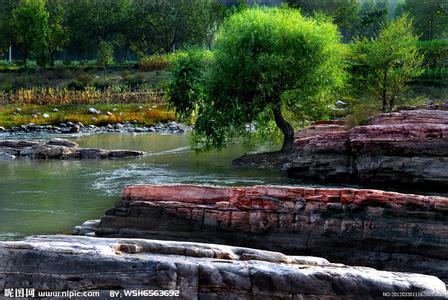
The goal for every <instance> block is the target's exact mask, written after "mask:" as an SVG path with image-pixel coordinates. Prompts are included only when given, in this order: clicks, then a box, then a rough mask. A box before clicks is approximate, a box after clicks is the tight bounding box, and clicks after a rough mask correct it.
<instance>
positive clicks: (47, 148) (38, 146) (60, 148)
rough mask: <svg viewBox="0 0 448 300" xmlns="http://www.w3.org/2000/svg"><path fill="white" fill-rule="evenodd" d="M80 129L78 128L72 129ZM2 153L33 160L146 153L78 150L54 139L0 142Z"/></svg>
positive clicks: (94, 149)
mask: <svg viewBox="0 0 448 300" xmlns="http://www.w3.org/2000/svg"><path fill="white" fill-rule="evenodd" d="M76 127H77V128H78V130H79V127H78V126H75V127H71V128H70V129H66V130H72V129H73V128H76ZM0 153H6V154H10V155H14V156H17V157H27V158H31V159H106V158H114V159H115V158H124V157H136V156H141V155H143V154H144V152H141V151H131V150H103V149H96V148H78V145H77V144H76V143H73V142H70V141H67V140H63V139H52V140H50V141H48V142H45V141H42V142H35V141H25V140H20V141H12V140H6V141H0Z"/></svg>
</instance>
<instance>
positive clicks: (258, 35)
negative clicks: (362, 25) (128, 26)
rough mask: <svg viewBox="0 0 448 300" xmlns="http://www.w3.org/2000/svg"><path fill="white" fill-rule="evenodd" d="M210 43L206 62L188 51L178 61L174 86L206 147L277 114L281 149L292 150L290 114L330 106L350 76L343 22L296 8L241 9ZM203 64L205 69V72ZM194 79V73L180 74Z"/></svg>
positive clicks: (197, 141) (221, 143)
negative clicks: (340, 24) (340, 26)
mask: <svg viewBox="0 0 448 300" xmlns="http://www.w3.org/2000/svg"><path fill="white" fill-rule="evenodd" d="M212 49H213V52H212V55H211V57H210V55H208V56H207V63H206V64H203V63H198V56H197V55H196V56H192V59H191V60H193V61H194V63H192V62H191V60H190V61H189V60H188V59H185V57H184V58H183V60H182V62H179V64H177V65H176V64H175V68H174V72H173V75H174V77H173V80H172V84H171V87H172V89H171V90H174V91H176V93H175V95H174V97H172V101H171V103H172V104H173V105H174V106H175V108H176V109H177V110H178V112H180V113H181V114H183V113H184V112H185V109H186V108H188V110H189V111H190V112H194V115H195V129H194V138H193V141H194V142H195V144H196V146H199V147H201V148H202V149H206V150H207V149H212V148H217V149H219V148H222V147H224V146H225V145H226V144H227V143H229V142H230V141H231V140H232V139H233V138H235V137H238V136H240V135H241V134H243V133H244V132H245V131H247V125H248V124H251V123H254V122H257V121H258V122H260V121H261V122H265V123H266V122H270V120H273V121H275V124H276V125H277V126H278V128H279V129H280V130H281V132H282V133H283V136H284V141H283V146H282V151H285V152H286V151H290V150H291V149H292V147H293V142H294V129H293V127H292V126H291V124H290V122H288V121H287V119H286V118H285V117H284V112H285V111H288V113H289V114H291V113H292V114H293V115H297V116H306V115H307V114H308V113H313V112H316V111H320V110H322V109H325V108H326V107H328V105H330V103H331V102H334V98H332V97H329V96H330V95H331V94H332V92H333V91H334V90H335V89H336V88H340V87H341V86H342V85H343V83H344V79H345V72H344V68H343V67H344V66H343V59H342V54H343V50H344V48H343V46H342V44H341V43H340V34H339V32H338V29H337V27H336V26H335V25H334V24H332V23H331V22H328V21H327V20H325V19H311V18H306V17H303V16H302V15H301V14H300V12H299V11H297V10H294V9H289V8H254V9H247V10H244V11H242V12H239V13H237V14H235V15H233V16H231V17H230V18H228V19H227V20H226V21H225V22H224V23H223V25H222V26H221V28H220V30H219V32H218V34H217V37H216V40H215V42H214V45H213V47H212ZM182 64H183V65H182ZM201 65H203V66H206V69H205V70H202V71H201V72H199V71H198V66H201ZM185 66H192V67H185ZM189 72H190V73H189ZM198 74H201V76H198ZM188 77H192V78H196V79H194V80H185V79H182V78H188ZM186 83H188V84H186ZM176 84H183V87H182V88H181V89H180V90H179V86H176ZM198 86H199V88H198ZM176 87H177V88H176ZM192 93H193V95H192ZM182 95H184V97H182ZM189 101H190V102H193V103H189V104H186V103H185V102H189ZM192 107H194V109H191V108H192ZM265 116H268V117H267V118H266V117H265ZM259 125H261V126H263V124H259ZM264 125H266V124H264Z"/></svg>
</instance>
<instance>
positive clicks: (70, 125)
mask: <svg viewBox="0 0 448 300" xmlns="http://www.w3.org/2000/svg"><path fill="white" fill-rule="evenodd" d="M66 124H67V126H68V127H73V126H75V123H73V122H67V123H66Z"/></svg>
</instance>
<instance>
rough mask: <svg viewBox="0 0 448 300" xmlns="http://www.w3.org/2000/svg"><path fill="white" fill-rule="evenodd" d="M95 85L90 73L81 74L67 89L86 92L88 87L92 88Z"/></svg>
mask: <svg viewBox="0 0 448 300" xmlns="http://www.w3.org/2000/svg"><path fill="white" fill-rule="evenodd" d="M92 84H93V76H92V75H90V74H88V73H80V74H79V75H77V76H76V78H75V79H74V80H73V81H71V82H70V83H69V84H68V85H67V87H68V88H69V89H73V90H77V91H80V90H84V89H85V88H86V87H88V86H92Z"/></svg>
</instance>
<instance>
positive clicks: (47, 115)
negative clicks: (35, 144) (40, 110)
mask: <svg viewBox="0 0 448 300" xmlns="http://www.w3.org/2000/svg"><path fill="white" fill-rule="evenodd" d="M49 117H50V115H49V114H43V115H42V118H44V119H48V118H49Z"/></svg>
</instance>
